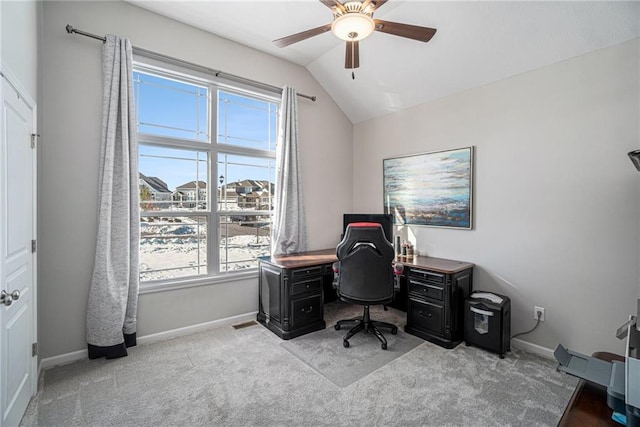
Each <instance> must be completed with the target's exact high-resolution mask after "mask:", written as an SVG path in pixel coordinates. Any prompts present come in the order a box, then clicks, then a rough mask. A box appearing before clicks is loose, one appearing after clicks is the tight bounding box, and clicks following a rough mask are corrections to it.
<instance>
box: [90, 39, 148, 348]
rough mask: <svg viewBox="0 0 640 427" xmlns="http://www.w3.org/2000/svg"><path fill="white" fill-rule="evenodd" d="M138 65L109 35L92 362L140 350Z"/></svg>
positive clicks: (105, 49) (127, 46)
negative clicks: (135, 67)
mask: <svg viewBox="0 0 640 427" xmlns="http://www.w3.org/2000/svg"><path fill="white" fill-rule="evenodd" d="M132 61H133V57H132V49H131V43H130V41H129V40H128V39H125V38H120V37H117V36H113V35H107V41H106V42H105V44H104V46H103V50H102V72H103V84H104V87H103V89H104V91H103V113H102V114H103V117H102V142H101V150H100V171H99V173H100V183H99V188H98V236H97V241H96V256H95V263H94V267H93V276H92V279H91V289H90V291H89V303H88V307H87V344H88V350H89V358H91V359H95V358H97V357H106V358H107V359H112V358H116V357H122V356H126V355H127V347H131V346H134V345H136V313H137V305H138V286H139V275H138V270H139V265H138V264H139V263H138V246H139V244H140V242H139V234H140V218H139V201H138V198H139V195H138V191H139V190H138V185H139V184H138V145H137V141H136V121H135V110H134V105H133V68H132Z"/></svg>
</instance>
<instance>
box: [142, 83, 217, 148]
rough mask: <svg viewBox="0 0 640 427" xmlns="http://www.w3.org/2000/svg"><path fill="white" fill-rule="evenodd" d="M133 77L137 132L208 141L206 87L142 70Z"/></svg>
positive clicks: (207, 92)
mask: <svg viewBox="0 0 640 427" xmlns="http://www.w3.org/2000/svg"><path fill="white" fill-rule="evenodd" d="M133 79H134V90H135V101H136V109H137V117H138V132H140V133H146V134H152V135H160V136H168V137H173V138H187V139H192V140H193V139H195V140H198V141H203V142H208V141H209V134H208V129H209V125H208V117H209V109H208V108H209V107H208V98H209V90H208V89H207V88H206V87H204V86H197V85H193V84H189V83H184V82H178V81H175V80H171V79H168V78H164V77H159V76H154V75H152V74H146V73H142V72H139V71H136V72H134V73H133Z"/></svg>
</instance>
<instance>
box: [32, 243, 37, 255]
mask: <svg viewBox="0 0 640 427" xmlns="http://www.w3.org/2000/svg"><path fill="white" fill-rule="evenodd" d="M36 248H37V243H36V241H35V240H32V241H31V253H32V254H35V253H36Z"/></svg>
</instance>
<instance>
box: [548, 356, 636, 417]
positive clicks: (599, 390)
mask: <svg viewBox="0 0 640 427" xmlns="http://www.w3.org/2000/svg"><path fill="white" fill-rule="evenodd" d="M593 357H596V358H598V359H602V360H606V361H608V362H611V361H613V360H619V361H621V362H624V357H622V356H619V355H617V354H613V353H606V352H597V353H593ZM612 413H613V410H612V409H611V408H609V405H607V389H606V387H603V386H601V385H598V384H594V383H592V382H589V381H585V380H582V379H581V380H580V382H578V385H577V386H576V389H575V391H574V392H573V395H572V396H571V400H569V403H568V404H567V407H566V409H565V410H564V413H563V414H562V418H560V421H559V422H558V426H559V427H570V426H571V427H609V426H611V427H615V426H617V427H620V426H621V425H622V424H618V423H617V422H615V421H613V420H612V419H611V414H612Z"/></svg>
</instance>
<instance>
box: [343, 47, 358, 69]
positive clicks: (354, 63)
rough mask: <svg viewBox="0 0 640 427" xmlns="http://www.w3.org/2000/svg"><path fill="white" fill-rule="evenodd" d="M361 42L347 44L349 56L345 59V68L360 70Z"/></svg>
mask: <svg viewBox="0 0 640 427" xmlns="http://www.w3.org/2000/svg"><path fill="white" fill-rule="evenodd" d="M358 43H360V42H358V41H355V42H347V54H346V55H345V57H344V68H346V69H350V68H358V67H359V66H360V45H359V44H358Z"/></svg>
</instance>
